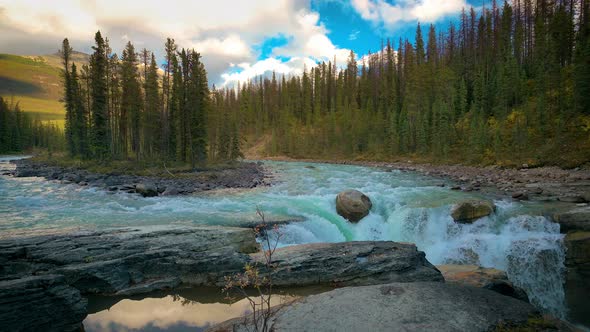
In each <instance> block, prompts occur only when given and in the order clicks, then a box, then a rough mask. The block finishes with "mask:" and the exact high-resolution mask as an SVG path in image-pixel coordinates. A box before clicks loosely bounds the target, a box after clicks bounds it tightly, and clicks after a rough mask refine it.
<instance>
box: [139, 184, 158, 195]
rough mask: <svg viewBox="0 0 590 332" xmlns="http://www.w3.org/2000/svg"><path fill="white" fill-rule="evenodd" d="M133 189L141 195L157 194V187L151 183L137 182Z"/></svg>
mask: <svg viewBox="0 0 590 332" xmlns="http://www.w3.org/2000/svg"><path fill="white" fill-rule="evenodd" d="M135 191H137V193H138V194H140V195H141V196H143V197H154V196H158V188H157V187H156V186H155V185H154V184H152V183H139V184H138V185H136V186H135Z"/></svg>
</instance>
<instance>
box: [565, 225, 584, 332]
mask: <svg viewBox="0 0 590 332" xmlns="http://www.w3.org/2000/svg"><path fill="white" fill-rule="evenodd" d="M565 245H566V247H567V256H566V259H565V265H566V267H567V274H566V283H565V293H566V299H567V302H568V308H569V309H570V311H569V317H570V319H572V320H573V321H575V322H579V323H582V324H584V325H586V326H588V325H590V306H589V305H588V296H589V295H590V232H570V233H568V234H567V235H566V237H565Z"/></svg>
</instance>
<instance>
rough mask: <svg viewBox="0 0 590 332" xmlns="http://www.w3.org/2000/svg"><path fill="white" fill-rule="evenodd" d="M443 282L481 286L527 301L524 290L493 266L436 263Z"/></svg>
mask: <svg viewBox="0 0 590 332" xmlns="http://www.w3.org/2000/svg"><path fill="white" fill-rule="evenodd" d="M436 268H437V269H438V270H439V271H440V272H441V273H442V275H443V277H444V278H445V282H447V283H453V284H459V285H468V286H474V287H481V288H485V289H489V290H492V291H495V292H497V293H500V294H502V295H506V296H510V297H513V298H515V299H519V300H522V301H525V302H528V301H529V299H528V296H527V294H526V292H525V291H524V290H523V289H521V288H519V287H517V286H515V285H514V284H512V282H510V280H508V275H506V272H504V271H502V270H498V269H493V268H484V267H481V266H477V265H455V264H449V265H437V266H436Z"/></svg>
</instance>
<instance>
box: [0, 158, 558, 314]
mask: <svg viewBox="0 0 590 332" xmlns="http://www.w3.org/2000/svg"><path fill="white" fill-rule="evenodd" d="M10 159H14V158H11V157H2V158H0V174H1V173H2V171H5V170H7V169H13V168H14V165H12V164H9V163H8V160H10ZM265 167H266V168H268V169H269V170H270V171H271V172H272V174H274V184H273V185H272V186H269V187H263V188H257V189H254V190H229V189H228V190H220V191H216V192H214V193H208V194H204V195H203V194H201V195H195V196H180V197H154V198H142V197H140V196H138V195H133V194H126V193H111V192H107V191H104V190H101V189H96V188H88V187H80V186H78V185H75V184H63V183H59V182H56V181H46V180H44V179H42V178H13V177H8V176H0V234H2V236H12V235H11V234H18V233H23V232H48V231H52V230H63V229H67V228H106V227H117V226H137V225H158V224H166V225H168V224H179V225H203V224H205V225H224V226H235V225H238V224H240V223H241V222H243V221H255V220H256V213H255V211H256V207H257V206H258V207H259V208H260V209H261V210H262V211H264V212H265V214H266V215H267V219H269V220H272V219H277V218H278V219H285V218H293V219H297V220H301V221H296V222H293V223H290V224H286V225H282V226H281V227H280V228H279V230H278V232H279V233H280V235H281V237H280V243H279V245H280V246H288V245H294V244H302V243H312V242H340V241H358V240H393V241H404V242H413V243H416V245H417V246H418V248H419V249H420V250H423V251H424V252H425V253H426V257H427V259H428V260H429V261H430V262H431V263H433V264H435V265H436V264H447V263H460V264H475V265H480V266H483V267H494V268H498V269H501V270H505V271H507V273H508V276H509V279H510V280H511V281H512V282H513V283H514V284H516V285H517V286H520V287H522V288H523V289H525V290H526V291H527V293H528V294H529V297H530V300H531V302H532V303H533V304H534V305H535V306H537V307H538V308H540V309H542V310H544V311H547V312H550V313H553V314H556V315H557V316H559V317H564V316H565V313H566V310H567V309H566V308H565V299H564V290H563V282H564V276H563V273H564V269H565V267H564V260H565V249H564V245H563V235H562V234H560V233H559V225H558V224H556V223H553V222H551V221H550V220H549V219H548V218H547V217H545V215H547V214H548V211H549V209H550V207H548V206H547V205H546V204H543V203H539V202H515V201H512V200H508V199H501V198H499V196H493V195H491V194H483V193H478V192H470V193H465V192H460V191H452V190H451V189H450V186H449V184H450V183H447V185H446V186H444V187H441V186H440V184H441V183H442V182H443V181H441V180H440V179H434V178H429V177H426V176H422V175H420V174H416V173H410V172H400V171H386V170H382V169H377V168H369V167H360V166H345V165H331V164H309V163H297V162H265ZM349 188H352V189H358V190H360V191H362V192H364V193H365V194H366V195H368V196H369V197H370V198H371V200H372V202H373V208H372V210H371V213H370V214H369V215H368V216H367V217H365V218H364V219H363V220H361V221H360V222H359V223H358V224H351V223H349V222H347V221H346V220H344V219H343V218H341V217H340V216H339V215H338V214H337V213H336V209H335V197H336V194H337V193H338V192H340V191H342V190H345V189H349ZM468 198H487V199H491V200H494V201H495V204H496V205H497V211H496V213H495V214H494V215H492V216H490V217H485V218H482V219H480V220H478V221H477V222H475V223H473V224H457V223H455V222H454V221H453V220H452V218H451V217H450V209H451V206H452V205H453V204H454V203H456V202H458V201H461V200H463V199H468ZM275 235H276V234H275Z"/></svg>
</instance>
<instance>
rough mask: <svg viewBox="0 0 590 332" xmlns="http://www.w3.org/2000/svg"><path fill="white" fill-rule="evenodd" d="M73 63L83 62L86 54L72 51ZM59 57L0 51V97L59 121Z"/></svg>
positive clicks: (44, 118)
mask: <svg viewBox="0 0 590 332" xmlns="http://www.w3.org/2000/svg"><path fill="white" fill-rule="evenodd" d="M73 59H74V62H76V63H78V64H80V66H81V65H83V64H87V63H88V61H89V59H90V55H88V54H85V53H82V52H74V54H73ZM61 66H62V64H61V59H60V56H59V54H58V53H55V54H48V55H12V54H0V96H2V97H3V98H5V99H6V100H8V102H9V103H11V102H14V103H16V102H19V103H20V107H21V109H22V110H24V111H25V112H28V113H32V114H34V116H35V117H39V119H41V120H50V121H55V122H58V123H61V122H63V119H64V113H65V111H64V106H63V103H62V102H61V98H62V94H63V92H62V87H61V76H60V73H61Z"/></svg>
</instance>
